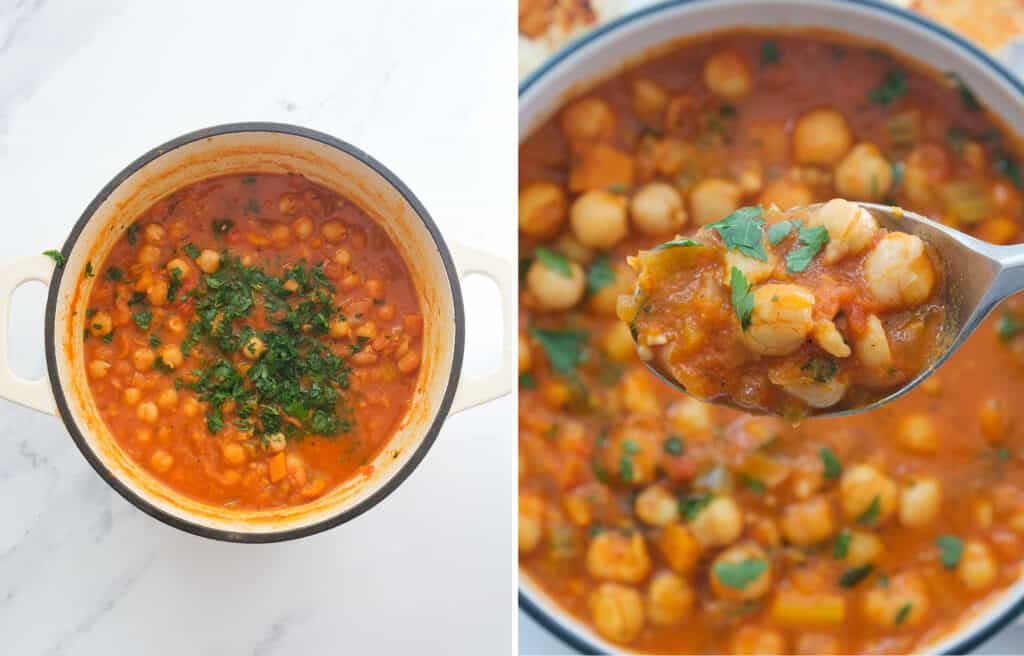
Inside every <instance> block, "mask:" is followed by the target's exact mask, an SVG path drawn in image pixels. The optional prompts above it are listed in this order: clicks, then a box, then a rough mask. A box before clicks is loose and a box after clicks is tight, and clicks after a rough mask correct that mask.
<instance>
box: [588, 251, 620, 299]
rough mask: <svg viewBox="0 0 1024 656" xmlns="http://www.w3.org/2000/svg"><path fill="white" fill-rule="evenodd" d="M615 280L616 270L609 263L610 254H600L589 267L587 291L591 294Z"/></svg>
mask: <svg viewBox="0 0 1024 656" xmlns="http://www.w3.org/2000/svg"><path fill="white" fill-rule="evenodd" d="M613 282H615V271H614V270H613V269H612V267H611V264H609V260H608V256H607V255H605V254H604V253H602V254H600V255H598V256H597V257H596V258H594V261H593V262H591V264H590V268H589V269H587V291H589V292H590V293H591V294H593V293H594V292H596V291H598V290H600V289H601V288H603V287H607V286H608V285H610V284H612V283H613Z"/></svg>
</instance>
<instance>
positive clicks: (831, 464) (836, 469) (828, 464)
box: [818, 446, 843, 481]
mask: <svg viewBox="0 0 1024 656" xmlns="http://www.w3.org/2000/svg"><path fill="white" fill-rule="evenodd" d="M818 455H820V456H821V463H822V464H823V465H824V467H825V469H824V476H825V478H826V479H828V480H830V481H834V480H836V479H837V478H839V476H840V475H841V474H842V473H843V466H842V465H841V464H840V463H839V458H837V457H836V454H834V453H832V450H831V449H829V448H828V447H827V446H823V447H821V448H820V449H819V450H818Z"/></svg>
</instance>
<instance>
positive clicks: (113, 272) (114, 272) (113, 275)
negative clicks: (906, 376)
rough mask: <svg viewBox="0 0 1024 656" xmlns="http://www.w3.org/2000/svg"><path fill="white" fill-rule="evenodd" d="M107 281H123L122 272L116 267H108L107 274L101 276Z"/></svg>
mask: <svg viewBox="0 0 1024 656" xmlns="http://www.w3.org/2000/svg"><path fill="white" fill-rule="evenodd" d="M103 275H104V277H105V278H106V279H107V280H110V281H112V282H121V281H122V280H124V271H122V270H121V269H119V268H117V267H116V266H112V267H108V268H107V272H106V273H105V274H103Z"/></svg>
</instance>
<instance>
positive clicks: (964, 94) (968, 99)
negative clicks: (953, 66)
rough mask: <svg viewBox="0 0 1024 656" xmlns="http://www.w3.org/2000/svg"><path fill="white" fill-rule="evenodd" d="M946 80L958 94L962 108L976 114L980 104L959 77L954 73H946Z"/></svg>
mask: <svg viewBox="0 0 1024 656" xmlns="http://www.w3.org/2000/svg"><path fill="white" fill-rule="evenodd" d="M946 79H947V80H949V82H950V83H951V84H952V85H953V88H954V89H956V92H957V93H959V94H960V99H961V100H962V101H963V102H964V107H966V108H967V109H969V110H970V111H972V112H977V111H979V110H980V109H981V103H980V102H978V98H977V97H976V96H975V95H974V92H973V91H971V88H970V87H969V86H967V84H966V83H965V82H964V79H963V78H962V77H960V74H959V73H957V72H956V71H946Z"/></svg>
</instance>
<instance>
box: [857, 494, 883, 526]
mask: <svg viewBox="0 0 1024 656" xmlns="http://www.w3.org/2000/svg"><path fill="white" fill-rule="evenodd" d="M881 511H882V501H881V499H880V498H879V497H878V495H877V494H876V495H875V497H874V498H873V499H872V500H871V503H870V504H868V507H867V508H865V509H864V512H862V513H861V514H860V515H858V516H857V523H858V524H860V525H861V526H874V525H875V524H877V523H878V514H879V513H880V512H881Z"/></svg>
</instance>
